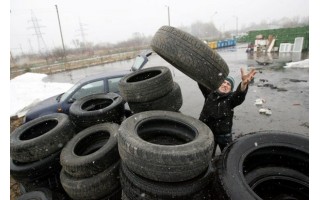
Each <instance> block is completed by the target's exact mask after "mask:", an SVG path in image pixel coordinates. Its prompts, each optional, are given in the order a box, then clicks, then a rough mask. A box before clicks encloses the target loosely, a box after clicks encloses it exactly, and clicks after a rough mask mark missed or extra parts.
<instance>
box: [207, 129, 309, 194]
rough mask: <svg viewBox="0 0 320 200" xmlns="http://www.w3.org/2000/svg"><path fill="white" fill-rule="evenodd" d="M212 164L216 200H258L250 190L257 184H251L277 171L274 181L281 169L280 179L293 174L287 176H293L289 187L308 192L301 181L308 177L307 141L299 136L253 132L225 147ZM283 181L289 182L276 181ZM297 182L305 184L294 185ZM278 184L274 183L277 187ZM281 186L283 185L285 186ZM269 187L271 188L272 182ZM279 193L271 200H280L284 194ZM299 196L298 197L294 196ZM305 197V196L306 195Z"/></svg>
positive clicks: (285, 133)
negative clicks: (292, 186)
mask: <svg viewBox="0 0 320 200" xmlns="http://www.w3.org/2000/svg"><path fill="white" fill-rule="evenodd" d="M213 163H214V164H213V166H214V168H215V169H214V171H215V175H214V177H215V180H214V181H213V184H214V185H213V192H214V194H216V196H217V200H225V199H246V200H251V199H261V198H260V197H259V193H258V194H256V193H255V191H254V188H251V187H250V186H252V185H257V183H258V181H254V180H255V179H260V181H263V180H264V179H263V178H262V177H263V176H264V177H270V176H272V175H271V173H270V170H273V169H277V170H278V171H277V172H274V173H273V175H274V177H276V176H275V175H276V174H278V175H279V173H281V170H280V169H283V168H284V169H287V171H283V170H282V172H283V174H284V176H282V177H289V174H288V172H289V170H290V172H291V171H296V173H290V176H295V174H296V177H295V180H294V181H292V180H293V179H291V181H290V184H293V185H296V186H298V187H296V189H298V188H300V186H303V187H302V188H303V190H302V193H303V192H306V190H308V189H306V188H308V186H307V184H308V183H306V182H307V181H306V179H305V178H301V177H302V176H305V177H308V176H309V139H308V138H307V137H306V136H304V135H301V134H295V133H288V132H282V131H260V132H255V133H251V134H248V135H245V136H243V137H241V138H238V139H237V140H235V141H234V142H233V143H231V144H230V145H228V146H227V147H226V148H225V149H224V150H223V152H222V154H220V156H219V157H216V158H215V159H214V161H213ZM262 173H264V175H262ZM299 174H302V176H300V175H299ZM246 176H247V177H246ZM245 177H246V178H247V180H246V178H245ZM250 177H251V178H250ZM278 177H279V176H278ZM285 179H286V180H290V179H287V178H279V179H278V180H279V181H280V180H281V181H283V180H285ZM299 180H303V181H304V182H303V183H301V182H300V183H301V184H300V183H299V184H296V183H297V182H299ZM247 181H249V182H247ZM279 181H275V182H273V183H274V184H278V182H279ZM260 183H261V182H260ZM266 183H267V182H266ZM284 183H285V184H284V185H286V183H288V182H287V181H285V182H284ZM268 184H269V185H268V186H271V185H270V184H272V182H269V183H268ZM262 185H263V184H262ZM274 187H279V185H278V186H275V185H274ZM257 188H258V187H257ZM278 192H279V194H272V195H273V197H276V196H281V195H282V194H281V192H283V191H282V190H279V191H278ZM307 192H308V191H307ZM261 194H262V193H260V195H261ZM299 195H300V194H297V196H299ZM304 195H306V196H307V194H304ZM287 197H288V196H287Z"/></svg>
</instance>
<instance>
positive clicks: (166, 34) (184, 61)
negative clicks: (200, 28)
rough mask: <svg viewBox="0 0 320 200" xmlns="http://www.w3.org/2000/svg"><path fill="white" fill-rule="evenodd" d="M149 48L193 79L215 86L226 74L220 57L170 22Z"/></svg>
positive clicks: (218, 84) (225, 65)
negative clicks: (170, 24) (172, 25)
mask: <svg viewBox="0 0 320 200" xmlns="http://www.w3.org/2000/svg"><path fill="white" fill-rule="evenodd" d="M151 47H152V49H153V50H154V51H155V52H157V53H158V54H159V55H160V56H161V57H162V58H163V59H165V60H166V61H168V62H169V63H170V64H171V65H173V66H174V67H176V68H177V69H179V70H180V71H182V72H183V73H185V74H186V75H187V76H189V77H190V78H192V79H193V80H195V81H196V82H199V83H201V84H202V85H205V86H206V87H207V88H210V89H212V90H216V89H217V88H218V87H219V86H220V85H221V83H222V82H223V81H224V79H225V78H226V77H227V76H228V74H229V68H228V65H227V64H226V62H225V61H224V60H223V58H222V57H221V56H220V55H219V54H218V53H216V52H215V51H212V49H211V48H210V47H209V46H208V45H206V44H204V43H203V42H202V41H201V40H199V39H198V38H196V37H194V36H192V35H191V34H189V33H186V32H184V31H182V30H179V29H177V28H174V27H171V26H162V27H161V28H160V29H159V30H158V31H157V32H156V34H155V35H154V37H153V39H152V41H151Z"/></svg>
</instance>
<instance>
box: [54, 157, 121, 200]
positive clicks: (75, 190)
mask: <svg viewBox="0 0 320 200" xmlns="http://www.w3.org/2000/svg"><path fill="white" fill-rule="evenodd" d="M119 167H120V161H118V162H117V163H115V164H113V165H111V166H110V167H109V168H108V169H106V170H105V171H103V172H101V173H99V174H96V175H94V176H92V177H89V178H75V177H72V176H70V175H68V174H67V173H66V172H65V171H64V170H63V169H62V170H61V173H60V180H61V184H62V187H63V188H64V190H65V191H66V192H67V194H68V195H69V196H70V197H71V198H72V199H88V200H89V199H101V198H103V197H106V196H108V195H110V194H112V193H113V192H114V191H116V190H118V189H119V187H121V185H120V180H119V179H120V178H119Z"/></svg>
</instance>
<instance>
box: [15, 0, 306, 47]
mask: <svg viewBox="0 0 320 200" xmlns="http://www.w3.org/2000/svg"><path fill="white" fill-rule="evenodd" d="M55 5H57V6H58V9H59V15H60V22H61V26H62V32H63V37H64V43H65V45H66V46H68V47H73V45H72V40H74V39H79V40H80V41H81V32H80V22H81V23H82V24H84V25H83V29H84V33H85V34H86V35H85V38H86V40H87V41H91V42H94V44H97V43H99V42H111V43H116V42H119V41H122V40H126V39H128V38H130V37H131V36H132V34H133V33H135V32H139V33H143V34H144V35H146V36H148V35H153V34H154V33H155V32H156V31H157V30H158V28H160V27H161V26H162V25H167V24H168V12H167V7H166V5H168V6H169V8H170V22H171V26H176V27H178V26H181V25H186V26H188V25H190V24H192V23H193V22H196V21H201V22H210V21H212V22H214V24H215V25H216V27H217V28H218V29H220V30H221V29H222V31H228V30H231V29H235V27H236V17H237V18H238V27H239V29H240V28H241V27H244V26H248V25H250V24H251V23H260V22H261V21H262V20H265V21H266V22H271V21H272V20H275V19H281V18H283V17H289V18H291V17H295V16H300V17H307V16H309V1H308V0H267V1H266V0H263V1H262V0H197V1H196V0H187V1H186V0H174V1H173V0H171V1H170V0H113V1H107V0H90V1H88V0H86V1H80V0H50V1H49V0H11V1H10V10H11V13H10V36H11V37H10V43H11V44H10V48H11V51H12V52H13V53H21V50H22V51H23V52H28V51H30V50H31V48H32V49H33V51H35V52H37V50H38V40H37V37H36V35H35V31H34V28H33V22H32V20H31V16H32V15H31V13H32V12H33V13H34V16H35V17H36V18H37V20H38V24H39V26H40V27H41V28H40V31H41V33H42V34H43V35H42V36H43V39H44V41H45V43H46V45H47V46H48V47H49V48H52V47H62V43H61V38H60V32H59V25H58V18H57V13H56V8H55ZM34 21H35V20H34Z"/></svg>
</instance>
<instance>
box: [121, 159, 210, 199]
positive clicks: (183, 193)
mask: <svg viewBox="0 0 320 200" xmlns="http://www.w3.org/2000/svg"><path fill="white" fill-rule="evenodd" d="M212 179H213V168H212V166H211V164H210V165H209V166H208V168H207V170H206V171H205V172H204V173H202V174H200V175H199V176H197V177H195V178H194V179H192V180H189V181H182V182H172V183H167V182H158V181H152V180H150V179H146V178H143V177H141V176H139V175H137V174H135V173H133V172H131V171H130V170H129V169H128V167H127V166H126V165H125V164H123V163H122V164H121V167H120V182H121V186H122V189H123V193H124V196H125V197H126V198H127V199H131V200H137V199H141V200H142V199H148V200H166V199H181V200H189V199H193V200H203V199H208V200H209V199H214V198H211V197H212V196H211V194H210V186H211V183H212ZM142 194H143V195H142Z"/></svg>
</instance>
